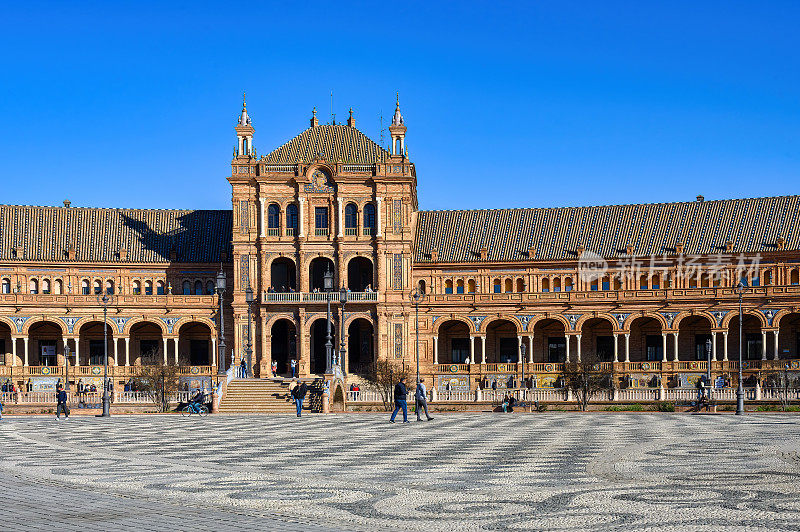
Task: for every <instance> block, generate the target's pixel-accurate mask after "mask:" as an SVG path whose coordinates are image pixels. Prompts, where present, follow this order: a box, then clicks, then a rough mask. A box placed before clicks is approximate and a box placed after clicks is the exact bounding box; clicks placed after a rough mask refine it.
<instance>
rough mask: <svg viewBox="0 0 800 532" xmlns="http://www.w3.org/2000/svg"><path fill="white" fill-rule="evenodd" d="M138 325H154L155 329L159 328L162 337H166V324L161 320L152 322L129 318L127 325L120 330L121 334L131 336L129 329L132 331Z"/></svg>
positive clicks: (151, 320) (150, 320)
mask: <svg viewBox="0 0 800 532" xmlns="http://www.w3.org/2000/svg"><path fill="white" fill-rule="evenodd" d="M140 323H148V324H150V325H155V326H156V327H158V328H159V330H161V334H162V335H163V336H166V335H167V326H166V324H165V323H164V322H163V321H161V320H158V319H155V320H154V319H151V318H131V319H130V320H128V323H126V324H125V328H124V329H122V334H123V335H126V336H129V335H130V334H131V329H133V328H134V327H135V326H136V325H139V324H140ZM173 330H174V329H173Z"/></svg>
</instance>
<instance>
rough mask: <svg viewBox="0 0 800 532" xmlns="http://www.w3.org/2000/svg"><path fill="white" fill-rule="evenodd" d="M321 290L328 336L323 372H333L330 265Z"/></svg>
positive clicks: (331, 281)
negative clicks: (325, 305) (325, 304)
mask: <svg viewBox="0 0 800 532" xmlns="http://www.w3.org/2000/svg"><path fill="white" fill-rule="evenodd" d="M322 290H323V291H324V292H325V302H326V303H327V304H328V314H327V321H328V336H327V339H326V340H325V373H326V374H330V373H333V342H332V339H331V334H332V333H331V292H333V272H332V271H331V268H330V265H329V266H328V268H327V269H326V270H325V273H324V274H323V276H322Z"/></svg>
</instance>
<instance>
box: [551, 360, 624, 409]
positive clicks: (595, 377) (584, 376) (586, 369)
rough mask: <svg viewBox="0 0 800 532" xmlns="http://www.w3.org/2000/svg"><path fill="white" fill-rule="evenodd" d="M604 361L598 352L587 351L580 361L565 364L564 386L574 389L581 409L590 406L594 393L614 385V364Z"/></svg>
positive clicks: (573, 391)
mask: <svg viewBox="0 0 800 532" xmlns="http://www.w3.org/2000/svg"><path fill="white" fill-rule="evenodd" d="M602 362H603V361H601V360H600V358H599V357H598V356H597V354H596V353H587V354H585V355H584V356H583V357H582V360H581V361H580V362H569V363H566V364H564V373H563V375H562V378H563V380H564V387H566V388H568V389H569V390H572V393H573V394H574V395H575V397H576V398H577V400H578V406H579V407H580V409H581V410H586V409H587V408H588V407H589V401H590V400H591V398H592V396H593V395H595V394H597V393H598V392H600V391H603V390H610V389H611V388H612V387H613V384H614V369H613V366H614V365H613V364H603V363H602ZM604 366H605V368H608V369H605V368H604Z"/></svg>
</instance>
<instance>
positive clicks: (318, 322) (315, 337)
mask: <svg viewBox="0 0 800 532" xmlns="http://www.w3.org/2000/svg"><path fill="white" fill-rule="evenodd" d="M309 321H310V324H309V325H310V327H309V331H310V334H309V346H310V347H311V352H310V353H309V361H310V363H311V365H310V368H309V372H310V373H312V374H319V373H324V372H325V369H326V366H327V356H328V354H327V351H326V348H325V344H326V343H327V336H328V325H327V320H326V319H325V315H324V314H323V315H322V316H320V317H318V318H316V319H313V320H309ZM331 343H332V344H333V349H334V350H337V348H338V328H337V327H336V322H335V321H333V320H331Z"/></svg>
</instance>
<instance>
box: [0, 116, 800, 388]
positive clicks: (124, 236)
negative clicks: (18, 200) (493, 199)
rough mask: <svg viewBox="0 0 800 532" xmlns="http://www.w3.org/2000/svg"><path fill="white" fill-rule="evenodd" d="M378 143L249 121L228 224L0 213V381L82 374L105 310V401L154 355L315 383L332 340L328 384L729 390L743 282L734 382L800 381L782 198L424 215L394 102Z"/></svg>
mask: <svg viewBox="0 0 800 532" xmlns="http://www.w3.org/2000/svg"><path fill="white" fill-rule="evenodd" d="M388 129H389V133H390V138H391V141H390V145H389V146H388V149H387V147H384V146H381V145H379V144H377V143H375V142H374V141H372V140H371V139H369V138H368V137H367V136H366V135H364V134H363V133H362V132H361V131H359V130H358V129H357V128H356V125H355V119H354V117H353V114H352V111H351V113H350V117H349V119H348V120H347V123H346V124H335V123H333V124H320V123H319V121H318V119H317V118H316V113H314V115H313V116H312V118H311V123H310V127H308V128H307V129H305V130H304V131H302V132H301V133H300V134H298V135H297V136H295V137H294V138H292V139H291V140H289V141H288V142H287V143H285V144H284V145H282V146H280V147H278V148H277V149H275V150H273V151H271V152H270V153H268V154H267V155H262V156H258V155H257V153H256V149H255V147H254V144H253V138H254V133H255V129H254V127H253V124H252V121H251V118H250V116H249V114H248V112H247V108H246V105H245V106H243V109H242V112H241V114H240V115H239V117H238V120H237V124H236V126H235V132H236V138H237V146H236V148H235V150H234V155H233V158H232V161H231V175H230V176H229V177H228V181H229V182H230V184H231V190H232V209H231V210H230V211H170V210H131V209H88V208H75V207H71V206H70V205H69V204H68V202H65V205H64V206H63V207H28V206H0V235H1V236H0V356H2V359H0V379H11V380H13V381H15V382H16V383H18V384H23V383H30V382H34V383H36V382H39V381H42V382H45V381H47V382H52V381H53V379H64V378H68V379H69V380H70V381H76V380H77V379H84V380H85V379H94V378H97V377H98V376H100V374H101V372H100V365H101V364H102V353H104V346H103V337H104V334H103V333H104V322H103V320H104V318H103V312H102V308H101V306H100V303H99V301H98V296H99V295H102V294H107V295H109V296H112V297H111V298H110V299H111V301H110V303H109V307H108V314H107V318H105V333H106V337H107V339H108V340H107V341H108V351H109V353H110V356H111V359H110V365H111V367H112V370H111V371H112V374H113V375H114V378H115V381H119V382H122V381H124V380H125V379H127V378H129V377H130V376H132V375H135V373H136V371H137V369H136V368H137V366H140V365H141V364H142V363H148V361H150V360H152V358H153V357H160V358H163V359H165V360H174V361H178V363H180V364H182V365H183V367H184V368H185V373H186V375H187V378H188V379H195V380H197V379H199V380H202V379H206V378H211V377H212V376H213V375H216V374H217V373H218V372H219V370H220V367H221V366H222V367H230V366H231V365H236V364H239V363H240V361H241V359H242V357H245V356H246V353H247V346H248V341H249V345H250V346H251V349H252V354H251V366H252V371H253V373H254V375H255V376H256V377H261V378H265V377H268V376H269V375H270V374H271V372H270V365H271V363H272V362H273V361H275V362H276V363H277V365H278V373H280V374H284V375H285V374H287V373H288V372H289V364H290V361H291V360H293V359H294V360H296V361H297V363H298V368H299V375H300V376H311V375H320V374H324V373H325V372H326V371H327V370H329V369H330V368H329V361H328V359H327V350H326V342H327V341H328V336H329V334H330V341H331V342H332V344H333V345H334V349H335V351H336V355H335V357H334V359H333V362H337V360H336V359H337V358H338V362H340V364H339V366H340V367H341V370H342V372H343V374H344V375H345V378H346V379H358V378H359V375H360V374H363V373H364V372H365V371H368V370H369V368H370V366H371V365H372V364H373V363H374V362H375V361H376V360H378V359H386V360H391V361H393V362H395V363H396V364H398V365H405V366H406V367H413V366H415V364H416V361H417V351H418V353H419V355H418V356H419V364H420V367H421V371H422V373H423V374H424V375H426V376H430V377H431V378H432V380H433V382H434V383H435V387H436V388H438V389H440V390H445V389H446V390H465V391H466V390H474V389H476V388H478V387H481V386H487V385H490V384H492V383H494V386H498V387H506V386H519V385H520V383H521V382H522V381H523V379H524V380H525V382H526V384H527V385H528V386H534V387H552V386H556V385H557V384H558V382H557V381H558V377H559V376H560V375H561V374H562V373H563V372H564V368H565V364H570V363H575V362H587V361H588V362H590V363H591V364H593V365H594V366H596V367H597V368H598V369H602V370H604V371H606V370H608V371H610V372H613V374H614V378H615V379H616V380H617V381H618V382H617V383H618V384H619V385H621V386H631V387H652V386H662V385H665V386H678V387H680V386H690V385H691V384H692V383H693V382H694V379H696V378H697V376H698V375H700V374H701V373H703V372H705V370H706V367H707V363H708V361H710V364H711V369H712V371H713V373H714V374H715V375H716V376H723V377H724V378H725V379H726V380H727V382H730V383H731V384H734V385H735V378H736V372H737V370H738V359H739V352H740V347H739V318H738V309H739V303H740V294H739V293H737V290H736V286H737V284H738V283H739V282H740V280H744V281H745V283H746V287H745V288H744V289H743V290H742V291H741V292H742V293H741V304H742V310H743V316H744V319H743V320H742V330H743V335H742V348H741V349H742V355H743V358H744V360H745V362H744V365H743V370H744V371H745V374H746V377H747V378H758V377H761V376H762V374H763V373H764V372H768V371H772V370H776V369H784V370H789V371H793V370H797V371H800V311H798V306H800V282H799V279H798V277H799V276H800V235H799V234H798V231H797V230H796V228H797V226H798V222H799V220H798V211H799V210H800V209H799V208H800V197H798V196H783V197H773V198H757V199H736V200H721V201H705V200H704V199H703V198H702V197H698V198H697V200H696V201H691V202H683V203H654V204H645V205H618V206H601V207H566V208H531V209H501V210H472V211H421V210H419V208H418V201H417V193H416V183H417V176H416V168H415V166H414V164H413V163H412V162H411V161H410V160H409V157H408V150H407V148H406V144H405V136H406V126H405V124H404V119H403V116H402V113H401V111H400V105H399V101H398V103H397V107H396V111H395V114H394V117H393V118H392V122H391V125H390V126H389V128H388ZM220 271H222V272H224V274H225V275H226V278H227V285H226V290H225V292H224V295H223V298H222V315H221V316H222V317H223V318H224V319H223V320H220V314H219V308H220V305H219V299H218V296H217V294H216V293H215V289H214V283H215V279H216V277H217V275H218V273H219V272H220ZM326 275H328V276H332V278H333V283H332V285H333V287H334V288H335V290H336V292H334V293H331V292H328V291H326V290H325V286H326V285H325V279H326ZM248 288H249V289H250V291H251V293H252V294H253V296H252V301H251V302H249V303H248V300H247V293H248ZM340 288H343V289H344V290H346V291H343V292H341V293H340V292H339V289H340ZM414 290H418V291H419V293H422V294H424V296H423V297H422V299H421V301H420V304H419V314H418V316H419V318H418V321H417V314H416V312H415V310H416V309H415V307H414V305H413V302H412V300H411V298H410V293H411V292H412V291H414ZM342 298H344V300H345V303H344V305H342V303H341V301H340V300H341V299H342ZM329 305H330V308H331V316H332V319H331V330H330V332H329V330H328V320H327V314H328V307H329ZM342 306H343V307H344V308H342ZM248 309H249V310H250V313H249V314H248ZM223 321H224V323H225V330H226V340H227V349H226V350H225V353H221V352H220V351H219V340H220V332H221V331H220V325H221V324H222V322H223ZM248 324H249V325H248ZM417 332H418V336H419V342H418V343H417ZM220 355H222V356H220ZM67 375H68V377H67ZM429 382H430V381H429Z"/></svg>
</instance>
